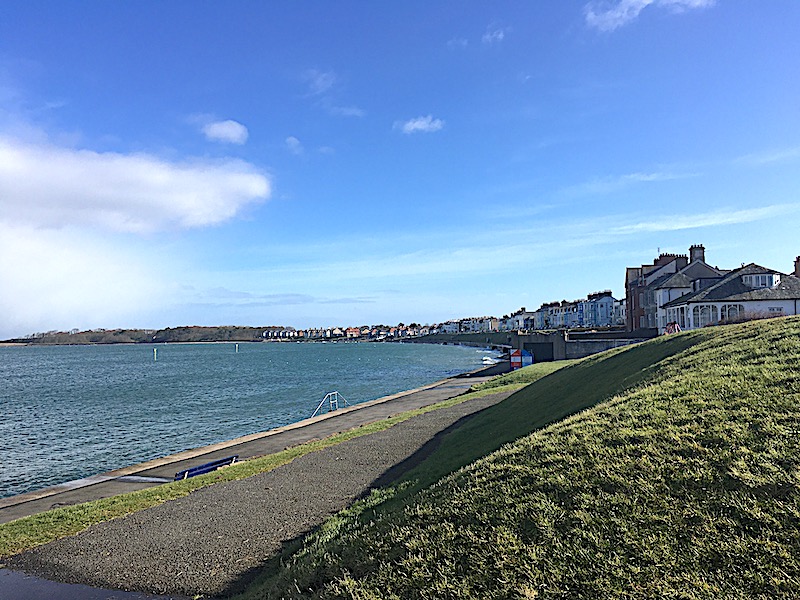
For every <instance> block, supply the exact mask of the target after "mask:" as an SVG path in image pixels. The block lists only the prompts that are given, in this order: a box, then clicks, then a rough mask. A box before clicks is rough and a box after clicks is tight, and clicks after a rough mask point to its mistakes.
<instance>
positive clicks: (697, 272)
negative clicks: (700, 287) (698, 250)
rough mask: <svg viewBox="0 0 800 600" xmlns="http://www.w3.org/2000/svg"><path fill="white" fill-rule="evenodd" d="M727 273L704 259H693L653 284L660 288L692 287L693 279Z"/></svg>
mask: <svg viewBox="0 0 800 600" xmlns="http://www.w3.org/2000/svg"><path fill="white" fill-rule="evenodd" d="M725 273H727V271H721V270H720V269H716V268H714V267H712V266H710V265H708V264H707V263H705V262H704V261H702V260H693V261H692V262H690V263H689V264H688V265H686V266H685V267H683V268H682V269H681V270H680V271H678V272H677V273H675V274H673V275H671V276H667V277H666V279H662V278H659V281H658V283H656V282H655V281H654V282H653V284H651V285H652V286H653V287H656V288H660V289H665V288H686V287H688V288H690V287H692V281H695V280H697V279H708V278H713V277H720V276H722V275H724V274H725Z"/></svg>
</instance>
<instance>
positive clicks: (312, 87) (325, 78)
mask: <svg viewBox="0 0 800 600" xmlns="http://www.w3.org/2000/svg"><path fill="white" fill-rule="evenodd" d="M303 78H304V79H305V81H306V83H307V84H308V90H309V94H310V95H312V96H319V95H321V94H324V93H326V92H328V91H330V89H331V88H333V86H334V84H335V83H336V81H337V77H336V73H334V72H333V71H319V70H318V69H309V70H308V71H306V72H305V75H304V77H303Z"/></svg>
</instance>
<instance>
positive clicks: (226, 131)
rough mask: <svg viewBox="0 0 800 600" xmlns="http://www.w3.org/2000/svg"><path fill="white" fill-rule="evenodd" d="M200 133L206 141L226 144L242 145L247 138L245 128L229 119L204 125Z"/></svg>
mask: <svg viewBox="0 0 800 600" xmlns="http://www.w3.org/2000/svg"><path fill="white" fill-rule="evenodd" d="M202 131H203V135H205V136H206V139H208V140H211V141H212V142H223V143H226V144H238V145H242V144H244V143H245V142H246V141H247V137H248V131H247V127H245V126H244V125H242V124H241V123H239V122H238V121H233V120H231V119H228V120H226V121H214V122H213V123H206V124H205V125H203V127H202Z"/></svg>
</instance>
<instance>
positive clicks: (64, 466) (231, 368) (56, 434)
mask: <svg viewBox="0 0 800 600" xmlns="http://www.w3.org/2000/svg"><path fill="white" fill-rule="evenodd" d="M154 350H155V351H156V352H154ZM481 358H482V354H481V353H480V352H476V349H475V348H466V347H460V346H439V345H430V344H397V343H393V344H386V343H384V344H381V343H344V342H339V343H239V344H233V343H217V344H169V345H157V346H154V345H146V344H142V345H114V346H22V347H0V498H3V497H7V496H12V495H16V494H20V493H24V492H28V491H32V490H37V489H41V488H44V487H47V486H50V485H55V484H58V483H63V482H65V481H70V480H73V479H78V478H81V477H86V476H89V475H94V474H97V473H102V472H105V471H109V470H112V469H116V468H120V467H124V466H128V465H132V464H136V463H139V462H143V461H146V460H150V459H153V458H158V457H161V456H165V455H168V454H172V453H174V452H179V451H181V450H186V449H189V448H196V447H198V446H204V445H207V444H212V443H215V442H220V441H224V440H229V439H233V438H236V437H239V436H242V435H247V434H250V433H255V432H259V431H265V430H268V429H272V428H274V427H280V426H282V425H287V424H289V423H294V422H296V421H299V420H302V419H305V418H307V417H310V416H311V414H312V413H313V411H314V409H315V408H316V407H317V405H318V404H319V402H320V400H322V398H323V397H324V396H325V394H326V393H328V392H333V391H338V392H339V393H340V394H341V395H342V396H344V398H345V399H346V400H347V402H349V403H350V404H358V403H360V402H367V401H369V400H374V399H376V398H380V397H382V396H386V395H389V394H393V393H396V392H399V391H402V390H407V389H411V388H414V387H418V386H420V385H424V384H426V383H432V382H434V381H437V380H439V379H443V378H445V377H448V376H451V375H455V374H458V373H463V372H465V371H469V370H473V369H477V368H479V367H480V366H481Z"/></svg>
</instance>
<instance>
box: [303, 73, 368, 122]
mask: <svg viewBox="0 0 800 600" xmlns="http://www.w3.org/2000/svg"><path fill="white" fill-rule="evenodd" d="M303 79H304V80H305V82H306V84H307V85H308V94H307V96H308V97H311V98H314V99H315V101H316V103H317V105H318V106H320V107H321V108H322V109H324V110H325V111H326V112H328V114H331V115H333V116H336V117H363V116H365V115H366V114H367V113H366V111H365V110H364V109H363V108H360V107H358V106H355V105H352V104H348V105H343V104H340V103H339V102H338V101H337V100H338V98H337V97H338V96H339V93H338V92H339V88H341V87H342V86H341V84H340V80H339V76H338V75H337V74H336V73H335V72H333V71H320V70H318V69H309V70H308V71H306V72H305V73H304V74H303Z"/></svg>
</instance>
